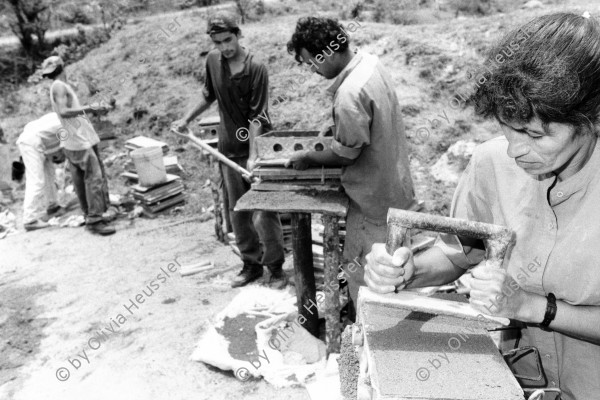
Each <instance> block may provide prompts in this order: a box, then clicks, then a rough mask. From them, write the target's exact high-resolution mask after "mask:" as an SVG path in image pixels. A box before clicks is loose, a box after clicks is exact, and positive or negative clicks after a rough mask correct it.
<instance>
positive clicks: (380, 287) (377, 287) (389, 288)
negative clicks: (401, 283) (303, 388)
mask: <svg viewBox="0 0 600 400" xmlns="http://www.w3.org/2000/svg"><path fill="white" fill-rule="evenodd" d="M365 283H366V284H367V286H368V287H369V289H371V290H372V291H374V292H376V293H381V294H385V293H392V292H394V291H395V290H396V287H395V286H394V285H388V284H380V283H377V282H375V281H374V280H373V278H372V275H371V272H370V270H369V269H368V268H366V269H365Z"/></svg>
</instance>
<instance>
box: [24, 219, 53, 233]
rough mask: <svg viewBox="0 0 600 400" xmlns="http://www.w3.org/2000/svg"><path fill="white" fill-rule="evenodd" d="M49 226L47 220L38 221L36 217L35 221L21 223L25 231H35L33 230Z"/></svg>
mask: <svg viewBox="0 0 600 400" xmlns="http://www.w3.org/2000/svg"><path fill="white" fill-rule="evenodd" d="M49 226H50V225H48V223H47V222H44V221H40V220H39V219H36V220H35V221H32V222H28V223H26V224H23V227H24V228H25V230H26V231H27V232H30V231H35V230H38V229H44V228H47V227H49Z"/></svg>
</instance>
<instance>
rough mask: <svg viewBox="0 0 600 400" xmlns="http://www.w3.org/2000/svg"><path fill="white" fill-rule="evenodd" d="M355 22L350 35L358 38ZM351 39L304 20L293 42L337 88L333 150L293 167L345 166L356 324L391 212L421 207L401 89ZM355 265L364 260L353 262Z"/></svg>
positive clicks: (327, 24) (330, 25)
mask: <svg viewBox="0 0 600 400" xmlns="http://www.w3.org/2000/svg"><path fill="white" fill-rule="evenodd" d="M353 26H354V24H353V23H350V25H349V26H348V31H350V32H353V31H354V30H355V29H354V30H353V29H352V27H353ZM349 42H350V39H349V37H348V35H347V32H346V31H345V29H344V28H343V27H342V25H341V24H339V23H338V22H337V21H336V20H333V19H329V18H317V17H307V18H302V19H300V20H299V21H298V23H297V25H296V31H295V32H294V34H293V35H292V39H291V40H290V41H289V42H288V44H287V48H288V51H289V52H290V53H291V54H293V55H294V56H295V59H296V61H298V62H299V63H301V64H306V65H309V66H310V70H311V71H312V72H315V73H317V74H319V75H321V76H323V77H324V78H326V79H331V80H332V84H331V86H330V87H329V89H328V92H329V94H330V95H331V96H332V97H333V110H332V111H333V112H332V114H333V122H334V125H333V126H331V127H330V129H331V131H332V135H333V141H332V145H331V149H328V150H325V151H320V152H317V151H308V150H304V151H298V152H295V153H293V154H292V156H291V157H290V160H289V161H288V163H287V164H286V166H293V167H294V168H296V169H305V168H307V167H308V166H311V165H314V166H322V165H326V166H341V167H342V176H341V181H342V186H343V187H344V190H345V192H346V194H347V195H348V197H349V198H350V206H349V209H348V215H347V217H346V232H347V234H346V241H345V244H344V259H345V261H346V262H348V264H347V265H346V266H345V268H344V273H343V274H342V276H343V277H344V278H343V279H344V280H347V282H348V289H349V293H350V300H351V302H350V306H351V307H350V318H351V319H353V318H354V311H355V310H354V309H353V308H352V306H353V304H352V303H353V302H354V303H355V302H356V300H357V295H358V288H359V286H364V285H365V281H364V278H363V275H364V268H363V266H364V265H365V264H366V263H365V256H366V255H367V253H368V252H369V251H370V250H371V246H372V245H373V243H377V242H385V241H386V240H385V239H386V227H387V224H386V216H387V212H388V209H389V208H390V207H394V208H400V209H409V208H413V207H416V201H415V193H414V189H413V182H412V178H411V175H410V165H409V160H408V144H407V142H406V137H405V135H404V126H403V124H402V117H401V111H400V104H399V103H398V98H397V97H396V92H395V87H394V84H393V82H392V80H391V78H390V76H389V74H388V73H387V71H385V69H384V68H383V66H382V65H381V63H380V62H379V59H378V58H377V57H376V56H373V55H371V54H367V53H360V52H359V53H355V52H354V51H352V49H351V48H350V46H349ZM350 260H354V261H358V263H355V262H349V261H350Z"/></svg>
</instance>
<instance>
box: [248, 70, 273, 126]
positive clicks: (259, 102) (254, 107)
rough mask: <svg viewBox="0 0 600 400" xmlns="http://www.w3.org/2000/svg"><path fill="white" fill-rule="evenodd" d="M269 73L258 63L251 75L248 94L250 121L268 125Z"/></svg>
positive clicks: (269, 122) (269, 123)
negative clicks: (249, 94)
mask: <svg viewBox="0 0 600 400" xmlns="http://www.w3.org/2000/svg"><path fill="white" fill-rule="evenodd" d="M268 109H269V74H268V72H267V68H266V67H265V66H264V65H262V64H261V65H260V66H259V67H258V68H257V69H256V70H255V71H254V73H253V76H252V95H251V96H250V114H249V119H250V121H253V120H255V119H256V120H258V121H260V123H261V125H262V126H266V127H269V126H270V125H271V121H270V120H269V114H268Z"/></svg>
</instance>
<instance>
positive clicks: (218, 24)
mask: <svg viewBox="0 0 600 400" xmlns="http://www.w3.org/2000/svg"><path fill="white" fill-rule="evenodd" d="M234 28H239V26H238V23H237V18H236V16H235V15H233V14H231V13H228V12H219V13H217V14H215V15H213V16H211V17H209V18H208V27H207V29H206V33H208V34H209V35H212V34H213V33H221V32H226V31H230V30H232V29H234Z"/></svg>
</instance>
